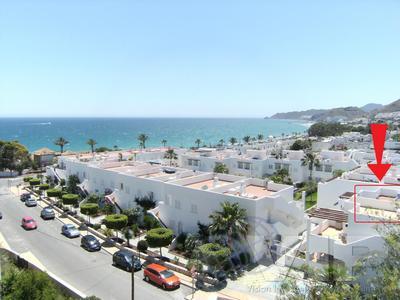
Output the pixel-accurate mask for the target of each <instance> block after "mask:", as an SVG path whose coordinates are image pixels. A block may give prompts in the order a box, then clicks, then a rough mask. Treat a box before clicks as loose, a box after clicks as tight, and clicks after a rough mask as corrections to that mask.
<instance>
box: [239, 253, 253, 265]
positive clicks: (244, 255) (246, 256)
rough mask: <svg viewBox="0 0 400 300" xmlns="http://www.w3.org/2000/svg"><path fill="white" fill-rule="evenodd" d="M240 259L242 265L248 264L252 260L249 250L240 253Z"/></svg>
mask: <svg viewBox="0 0 400 300" xmlns="http://www.w3.org/2000/svg"><path fill="white" fill-rule="evenodd" d="M239 259H240V262H241V264H242V265H247V264H249V263H250V262H251V256H250V253H249V252H242V253H240V254H239Z"/></svg>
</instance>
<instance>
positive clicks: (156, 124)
mask: <svg viewBox="0 0 400 300" xmlns="http://www.w3.org/2000/svg"><path fill="white" fill-rule="evenodd" d="M306 129H307V126H306V125H305V124H300V123H298V122H295V121H285V120H271V119H206V118H190V119H189V118H187V119H186V118H179V119H177V118H118V119H117V118H115V119H111V118H57V119H51V118H4V119H0V140H18V141H19V142H21V143H22V144H24V145H26V146H27V147H28V149H29V150H30V151H34V150H37V149H39V148H42V147H48V148H51V149H54V150H59V148H58V147H57V146H55V145H54V144H53V141H54V140H55V139H56V138H58V137H60V136H62V137H64V138H65V139H67V140H68V141H69V142H70V144H69V145H68V146H67V147H65V148H66V149H65V150H88V149H89V146H88V145H87V144H86V141H87V140H88V139H89V138H93V139H95V140H96V141H97V142H98V144H97V147H100V146H106V147H110V148H111V147H113V146H114V145H117V146H118V147H119V148H136V147H138V144H139V143H138V141H137V139H136V138H137V136H138V135H139V134H140V133H145V134H147V135H148V136H149V140H148V141H147V143H146V146H150V147H159V146H160V145H161V140H163V139H166V140H167V141H168V143H167V145H168V146H175V147H180V146H182V147H191V146H194V145H195V140H196V139H197V138H199V139H201V141H202V142H203V143H204V144H206V145H209V144H210V143H211V144H216V143H218V141H219V140H220V139H224V140H225V141H228V139H229V138H230V137H236V138H237V139H238V140H239V139H241V138H243V137H244V136H246V135H250V136H256V135H257V134H259V133H261V134H263V135H264V136H269V135H274V136H280V135H281V134H282V133H285V134H291V133H292V132H304V131H305V130H306Z"/></svg>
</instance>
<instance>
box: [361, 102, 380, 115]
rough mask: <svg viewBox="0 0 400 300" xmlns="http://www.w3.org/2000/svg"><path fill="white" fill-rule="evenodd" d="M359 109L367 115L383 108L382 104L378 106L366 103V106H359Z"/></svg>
mask: <svg viewBox="0 0 400 300" xmlns="http://www.w3.org/2000/svg"><path fill="white" fill-rule="evenodd" d="M360 108H361V109H362V110H363V111H365V112H368V113H369V112H371V111H374V110H379V109H381V108H383V105H382V104H378V103H368V104H366V105H364V106H361V107H360Z"/></svg>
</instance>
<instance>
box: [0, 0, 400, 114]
mask: <svg viewBox="0 0 400 300" xmlns="http://www.w3.org/2000/svg"><path fill="white" fill-rule="evenodd" d="M399 12H400V1H398V0H392V1H385V0H380V1H378V0H375V1H368V0H360V1H355V0H343V1H340V0H335V1H322V0H315V1H295V0H293V1H282V0H279V1H268V0H261V1H251V0H248V1H244V0H243V1H234V0H227V1H222V0H212V1H208V0H201V1H190V0H182V1H173V0H168V1H165V0H159V1H152V0H141V1H134V0H131V1H112V0H109V1H101V0H86V1H82V0H76V1H74V0H68V1H54V0H50V1H40V0H35V1H32V0H29V1H17V0H3V1H1V6H0V116H9V117H11V116H76V117H78V116H113V117H114V116H132V117H133V116H141V117H147V116H164V117H170V116H171V117H174V116H178V117H184V116H187V117H192V116H204V117H263V116H265V115H271V114H273V113H275V112H280V111H289V110H302V109H309V108H328V107H337V106H349V105H355V106H359V105H363V104H366V103H368V102H378V103H384V104H386V103H389V102H391V101H393V100H396V99H398V98H400V56H399V55H400V18H399Z"/></svg>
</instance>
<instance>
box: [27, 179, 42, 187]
mask: <svg viewBox="0 0 400 300" xmlns="http://www.w3.org/2000/svg"><path fill="white" fill-rule="evenodd" d="M29 184H30V186H35V185H39V184H40V179H39V178H32V179H31V180H29Z"/></svg>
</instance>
